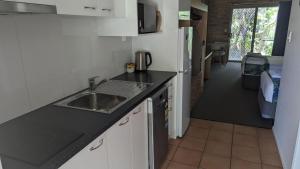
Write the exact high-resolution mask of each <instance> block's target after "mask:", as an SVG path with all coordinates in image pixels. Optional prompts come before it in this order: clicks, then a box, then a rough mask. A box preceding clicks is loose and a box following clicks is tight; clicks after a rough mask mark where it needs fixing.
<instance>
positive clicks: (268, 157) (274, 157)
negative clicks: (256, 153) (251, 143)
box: [261, 153, 282, 167]
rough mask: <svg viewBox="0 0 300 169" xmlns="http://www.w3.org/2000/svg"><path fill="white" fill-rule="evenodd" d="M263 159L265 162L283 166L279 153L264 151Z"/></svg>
mask: <svg viewBox="0 0 300 169" xmlns="http://www.w3.org/2000/svg"><path fill="white" fill-rule="evenodd" d="M261 160H262V163H263V164H267V165H272V166H275V167H282V164H281V160H280V157H279V155H278V153H262V154H261Z"/></svg>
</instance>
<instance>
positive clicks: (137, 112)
mask: <svg viewBox="0 0 300 169" xmlns="http://www.w3.org/2000/svg"><path fill="white" fill-rule="evenodd" d="M140 112H141V111H140V110H139V111H136V112H133V114H134V115H136V114H139V113H140Z"/></svg>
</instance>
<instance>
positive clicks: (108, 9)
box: [98, 0, 115, 16]
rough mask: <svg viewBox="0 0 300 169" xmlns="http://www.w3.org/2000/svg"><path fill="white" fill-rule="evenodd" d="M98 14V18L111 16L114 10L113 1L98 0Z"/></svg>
mask: <svg viewBox="0 0 300 169" xmlns="http://www.w3.org/2000/svg"><path fill="white" fill-rule="evenodd" d="M98 2H99V10H100V11H99V12H100V16H113V15H114V12H115V9H114V0H99V1H98Z"/></svg>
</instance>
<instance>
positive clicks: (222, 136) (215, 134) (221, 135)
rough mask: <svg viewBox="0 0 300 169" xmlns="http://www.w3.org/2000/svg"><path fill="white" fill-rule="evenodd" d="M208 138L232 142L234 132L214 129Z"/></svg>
mask: <svg viewBox="0 0 300 169" xmlns="http://www.w3.org/2000/svg"><path fill="white" fill-rule="evenodd" d="M208 140H212V141H220V142H225V143H231V142H232V133H228V132H225V131H220V130H214V129H213V130H211V131H210V133H209V136H208Z"/></svg>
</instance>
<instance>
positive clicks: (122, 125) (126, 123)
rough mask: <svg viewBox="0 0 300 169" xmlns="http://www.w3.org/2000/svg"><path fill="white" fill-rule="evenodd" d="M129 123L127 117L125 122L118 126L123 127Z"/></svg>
mask: <svg viewBox="0 0 300 169" xmlns="http://www.w3.org/2000/svg"><path fill="white" fill-rule="evenodd" d="M128 122H129V117H127V118H126V121H125V122H123V123H120V124H119V126H124V125H125V124H127V123H128Z"/></svg>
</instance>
